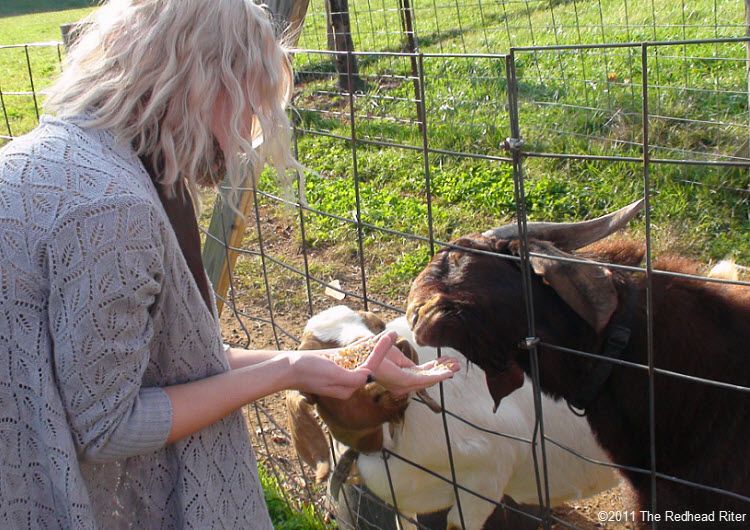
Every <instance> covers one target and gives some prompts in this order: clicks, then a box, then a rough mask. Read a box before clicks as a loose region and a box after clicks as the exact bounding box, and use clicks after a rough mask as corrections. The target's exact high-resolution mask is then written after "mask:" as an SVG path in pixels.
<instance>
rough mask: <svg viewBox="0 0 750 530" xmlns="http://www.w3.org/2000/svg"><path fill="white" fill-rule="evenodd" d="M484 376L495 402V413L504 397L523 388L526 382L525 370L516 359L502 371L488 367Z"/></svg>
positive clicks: (493, 410)
mask: <svg viewBox="0 0 750 530" xmlns="http://www.w3.org/2000/svg"><path fill="white" fill-rule="evenodd" d="M484 377H485V380H486V381H487V389H488V390H489V392H490V396H492V401H493V402H494V404H495V406H494V407H493V409H492V413H493V414H494V413H495V412H497V408H498V407H499V406H500V402H501V401H502V400H503V398H504V397H505V396H507V395H509V394H511V393H512V392H514V391H516V390H518V389H519V388H521V387H522V386H523V382H524V374H523V370H522V369H521V367H520V366H519V364H518V363H517V362H516V361H510V362H509V363H508V367H507V368H506V369H505V370H503V371H502V372H499V371H496V370H495V369H493V368H490V369H487V370H485V371H484Z"/></svg>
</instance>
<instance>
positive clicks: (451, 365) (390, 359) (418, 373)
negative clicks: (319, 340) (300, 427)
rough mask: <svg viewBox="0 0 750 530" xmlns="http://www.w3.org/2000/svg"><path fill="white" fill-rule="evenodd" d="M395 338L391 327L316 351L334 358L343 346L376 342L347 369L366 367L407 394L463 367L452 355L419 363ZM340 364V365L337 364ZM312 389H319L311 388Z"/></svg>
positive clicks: (391, 387)
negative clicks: (366, 355)
mask: <svg viewBox="0 0 750 530" xmlns="http://www.w3.org/2000/svg"><path fill="white" fill-rule="evenodd" d="M396 339H398V335H397V334H396V333H395V332H393V331H391V332H387V333H384V334H382V335H378V336H375V337H368V338H366V339H362V340H360V341H357V342H355V343H353V344H350V345H349V346H346V347H344V348H338V349H334V350H319V351H318V352H316V353H317V354H318V355H319V356H321V357H324V358H335V357H336V356H337V355H338V354H339V353H340V352H341V351H342V350H344V349H346V350H351V349H356V348H357V347H358V346H361V345H363V344H371V343H375V347H374V348H373V351H372V353H371V354H370V355H369V356H368V357H367V359H365V361H364V362H363V363H362V364H361V365H359V366H358V367H357V368H356V369H354V370H345V371H346V372H349V373H358V372H360V371H362V370H365V371H366V373H368V374H369V375H371V376H372V379H373V380H375V381H377V382H378V383H380V384H381V385H383V386H384V387H386V388H387V389H388V390H389V391H391V392H392V393H394V394H396V395H403V394H407V393H409V392H414V391H417V390H420V389H422V388H427V387H429V386H432V385H435V384H437V383H439V382H440V381H443V380H445V379H448V378H450V377H453V374H455V373H456V372H458V370H459V369H460V365H459V363H458V361H457V360H456V359H454V358H453V357H441V358H440V359H436V360H434V361H430V362H427V363H424V364H421V365H419V366H417V365H415V364H414V363H413V362H412V360H411V359H409V358H408V357H406V356H405V355H404V354H403V353H402V352H401V350H399V349H398V348H397V347H396V346H395V345H394V343H395V341H396ZM309 353H313V352H309ZM337 368H340V367H338V366H337ZM342 370H343V369H342ZM361 384H364V383H361ZM310 392H312V393H320V392H314V391H312V390H310ZM326 395H328V394H326ZM349 395H351V394H349ZM333 397H337V396H333ZM347 397H348V396H347Z"/></svg>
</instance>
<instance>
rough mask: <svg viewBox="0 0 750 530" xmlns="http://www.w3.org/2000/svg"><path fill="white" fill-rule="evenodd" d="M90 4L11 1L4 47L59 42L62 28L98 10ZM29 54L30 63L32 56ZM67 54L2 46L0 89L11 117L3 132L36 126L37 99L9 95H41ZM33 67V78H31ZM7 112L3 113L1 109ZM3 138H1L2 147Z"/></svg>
mask: <svg viewBox="0 0 750 530" xmlns="http://www.w3.org/2000/svg"><path fill="white" fill-rule="evenodd" d="M91 4H92V2H90V1H87V0H67V1H59V2H57V1H33V2H31V1H20V0H6V1H4V2H2V4H0V46H7V45H11V44H29V43H44V42H59V41H60V40H61V38H62V37H61V34H60V25H61V24H66V23H70V22H75V21H77V20H80V19H81V18H83V17H84V16H86V15H88V14H89V13H90V12H91V11H92V10H93V8H92V7H86V6H91ZM27 53H28V64H27V55H26V54H27ZM63 54H64V50H62V47H58V46H56V45H49V46H31V47H29V48H28V49H26V48H23V47H22V48H0V90H2V92H3V103H4V106H5V113H6V114H7V118H8V123H7V124H6V122H5V116H2V115H0V134H2V135H7V134H8V127H10V131H11V133H12V135H15V136H18V135H20V134H23V133H25V132H27V131H29V130H31V129H32V128H33V127H34V126H35V125H36V114H37V110H38V109H40V108H41V103H42V96H41V94H37V101H36V104H35V102H34V98H33V97H32V96H31V95H12V94H8V93H9V92H16V93H17V92H32V83H33V91H35V92H37V93H38V92H39V91H41V90H44V88H45V87H46V86H48V85H49V84H50V82H51V81H52V79H54V77H55V76H56V75H58V73H59V72H60V60H61V57H62V55H63ZM29 65H30V68H31V76H29ZM0 110H1V109H0ZM1 144H2V140H0V145H1Z"/></svg>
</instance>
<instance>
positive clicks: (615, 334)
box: [567, 285, 638, 416]
mask: <svg viewBox="0 0 750 530" xmlns="http://www.w3.org/2000/svg"><path fill="white" fill-rule="evenodd" d="M625 296H626V300H625V304H624V305H625V307H624V309H623V310H622V311H621V312H620V314H619V315H617V316H616V317H615V318H614V319H613V320H612V321H611V322H610V324H609V326H608V328H607V339H606V341H605V343H604V348H603V349H602V351H601V353H600V355H601V356H603V357H607V358H609V359H620V358H621V357H622V353H623V352H624V351H625V350H626V349H627V347H628V344H629V343H630V327H631V325H632V322H633V314H634V313H635V301H636V298H638V297H637V292H636V290H635V287H633V286H632V285H631V286H630V288H629V289H628V291H627V294H626V295H625ZM594 363H595V364H594V365H593V366H592V367H591V369H590V370H589V372H588V374H587V375H586V377H585V384H584V385H583V386H582V387H581V388H580V389H579V390H578V392H576V393H575V394H574V395H573V397H571V398H570V399H568V400H567V401H568V408H569V409H570V410H571V412H573V414H575V415H576V416H585V415H586V411H587V409H588V408H589V407H590V406H591V404H592V403H593V402H594V399H595V398H596V396H597V395H598V394H599V392H601V390H602V387H604V384H605V383H606V382H607V380H608V379H609V377H610V375H612V370H613V369H614V367H615V363H613V362H609V361H604V360H598V361H594Z"/></svg>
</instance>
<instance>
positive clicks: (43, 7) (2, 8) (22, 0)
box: [0, 0, 99, 18]
mask: <svg viewBox="0 0 750 530" xmlns="http://www.w3.org/2000/svg"><path fill="white" fill-rule="evenodd" d="M98 3H99V2H98V1H97V0H3V1H2V2H0V18H2V17H13V16H17V15H29V14H32V13H46V12H49V11H64V10H66V9H76V8H79V7H91V6H94V5H97V4H98Z"/></svg>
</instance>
